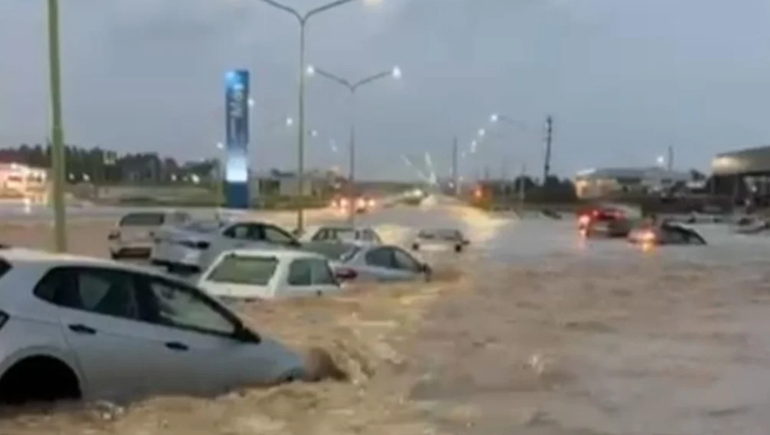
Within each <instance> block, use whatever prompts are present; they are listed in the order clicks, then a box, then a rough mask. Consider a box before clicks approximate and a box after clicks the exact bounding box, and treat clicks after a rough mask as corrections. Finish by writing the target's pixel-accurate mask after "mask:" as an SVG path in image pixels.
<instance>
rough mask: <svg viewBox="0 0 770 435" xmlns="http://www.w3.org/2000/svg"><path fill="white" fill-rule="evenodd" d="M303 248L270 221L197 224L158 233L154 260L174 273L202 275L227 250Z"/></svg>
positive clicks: (154, 248)
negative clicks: (183, 272)
mask: <svg viewBox="0 0 770 435" xmlns="http://www.w3.org/2000/svg"><path fill="white" fill-rule="evenodd" d="M301 245H302V244H301V243H300V242H299V240H297V239H296V238H295V237H294V236H292V235H291V234H290V233H289V232H288V231H286V230H284V229H282V228H280V227H278V226H276V225H273V224H270V223H267V222H259V221H231V222H226V221H225V222H222V221H211V222H193V223H191V224H189V225H186V226H183V227H175V228H169V229H167V230H165V231H161V232H159V233H158V234H156V236H155V244H154V245H153V249H152V254H151V256H150V261H151V262H152V263H153V264H155V265H158V266H163V267H167V268H168V269H169V270H170V271H190V272H199V271H201V270H203V269H205V268H206V267H207V266H208V265H209V264H211V262H212V261H213V260H214V259H215V258H216V257H217V256H218V255H219V254H220V253H221V252H223V251H226V250H232V249H241V248H247V247H260V246H262V247H273V248H275V247H283V248H298V247H300V246H301Z"/></svg>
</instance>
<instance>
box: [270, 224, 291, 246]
mask: <svg viewBox="0 0 770 435" xmlns="http://www.w3.org/2000/svg"><path fill="white" fill-rule="evenodd" d="M262 228H263V230H264V240H267V241H268V242H270V243H276V244H281V245H288V244H291V243H294V241H295V240H294V237H293V236H292V235H291V234H289V233H287V232H286V231H284V230H282V229H280V228H277V227H274V226H272V225H264V226H263V227H262Z"/></svg>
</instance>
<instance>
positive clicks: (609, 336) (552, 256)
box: [0, 205, 770, 435]
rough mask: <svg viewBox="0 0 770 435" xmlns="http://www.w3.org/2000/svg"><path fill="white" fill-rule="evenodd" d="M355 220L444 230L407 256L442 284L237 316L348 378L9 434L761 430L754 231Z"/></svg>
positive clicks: (767, 370) (423, 212) (392, 229)
mask: <svg viewBox="0 0 770 435" xmlns="http://www.w3.org/2000/svg"><path fill="white" fill-rule="evenodd" d="M359 222H360V223H361V224H368V225H372V226H375V227H376V228H377V229H378V230H379V231H380V232H381V233H382V235H383V237H384V238H385V239H386V240H388V241H391V242H401V243H403V242H404V241H407V240H409V239H410V237H411V235H412V234H413V231H414V229H415V228H421V227H435V226H439V227H440V226H454V227H458V228H460V229H462V230H463V231H464V232H465V233H466V235H467V236H468V238H469V239H471V240H472V244H471V246H470V248H469V250H468V251H467V252H464V253H462V254H455V253H453V252H448V253H424V254H423V253H421V255H425V256H427V257H429V258H428V259H429V260H431V261H434V262H435V263H438V264H440V265H441V266H442V267H446V268H454V269H455V270H456V271H458V275H459V278H458V279H452V280H449V281H447V282H438V283H434V284H431V285H427V286H426V285H419V286H407V287H399V288H395V287H393V288H388V289H384V288H383V289H369V290H368V291H366V292H365V293H362V294H354V295H350V296H348V297H345V298H342V299H341V300H334V299H327V300H324V301H307V302H297V303H288V304H278V305H276V306H275V307H274V308H269V309H264V307H263V308H261V309H260V310H258V312H257V313H256V314H255V313H252V315H251V317H249V318H252V319H254V321H255V322H256V323H257V327H258V328H261V329H262V330H266V331H267V332H269V333H271V334H275V335H277V336H279V337H281V338H283V339H285V340H286V341H288V342H291V343H296V344H298V345H305V344H306V343H308V342H312V343H315V344H321V345H324V346H328V347H330V348H334V349H336V352H337V356H338V357H339V358H338V359H340V360H344V362H345V364H343V365H344V366H345V368H346V369H347V370H349V371H353V372H355V373H357V374H356V376H354V379H356V382H355V385H337V384H334V385H331V384H321V385H310V386H288V387H281V388H279V389H277V390H271V391H269V392H262V393H251V394H250V395H247V396H245V398H240V399H234V398H233V397H228V398H224V399H222V398H220V399H216V400H214V401H204V402H200V401H195V400H192V399H190V400H189V401H183V402H179V401H170V402H169V401H166V399H158V400H156V401H152V402H149V403H147V404H143V405H140V406H138V407H137V408H136V410H135V411H131V412H129V415H128V416H126V417H125V418H123V419H121V420H120V421H119V422H118V423H116V424H115V425H112V426H111V425H110V424H106V423H99V424H97V425H94V424H92V423H82V422H80V423H77V422H76V423H70V422H69V420H67V421H66V422H64V423H62V421H64V420H62V421H58V422H57V421H56V419H54V420H53V422H52V423H51V422H50V421H49V425H48V426H46V423H45V422H40V421H36V422H35V424H36V425H35V427H34V428H33V429H30V430H27V429H24V431H23V430H21V426H15V427H13V428H14V429H18V430H16V431H14V432H12V433H14V434H16V433H18V434H25V433H29V434H33V433H34V434H40V433H48V432H45V431H44V430H42V429H41V428H43V429H44V428H46V427H49V428H52V427H56V428H57V429H58V430H59V431H60V433H80V432H79V431H80V430H82V429H83V428H85V427H88V428H91V429H93V430H94V431H95V432H94V433H108V432H110V433H119V434H124V433H126V434H127V433H140V431H143V432H141V433H148V434H154V433H180V434H181V433H185V434H186V435H187V434H198V433H201V434H203V433H228V434H241V433H243V434H246V433H276V434H278V433H281V434H283V433H296V434H331V433H335V434H339V433H359V434H361V433H364V434H369V433H371V434H380V433H382V434H385V433H396V432H397V433H400V434H418V433H419V434H425V433H468V434H482V435H497V434H506V435H507V434H512V433H516V434H535V435H562V434H565V435H566V434H570V435H572V434H578V435H599V434H602V435H615V434H617V435H636V434H639V435H642V434H644V435H649V434H656V435H657V434H661V435H663V434H666V435H668V434H672V435H673V434H677V435H678V434H681V435H690V434H693V435H696V434H697V435H704V434H726V435H727V434H730V435H732V434H738V433H740V434H748V435H753V434H758V435H759V434H762V435H766V434H767V433H770V414H768V413H767V412H766V409H768V405H770V317H769V316H767V311H768V310H769V309H770V280H769V279H768V278H769V277H770V272H768V271H767V270H768V267H767V266H768V261H767V259H766V253H767V252H768V249H770V238H766V237H763V236H760V237H741V236H735V235H733V234H730V233H729V231H728V230H727V229H726V228H725V227H722V226H698V227H697V228H698V229H699V231H701V232H702V234H703V235H704V237H705V238H706V239H707V240H708V242H709V245H707V246H688V247H663V248H660V249H655V250H652V251H646V252H645V251H641V250H639V249H636V248H634V247H632V246H629V245H628V244H626V243H625V242H624V241H622V240H620V241H618V240H595V241H594V240H590V241H583V240H581V239H580V238H579V237H578V236H577V234H576V231H575V226H574V222H572V221H571V220H569V219H565V220H563V221H551V220H547V219H533V220H523V221H519V220H516V219H514V218H512V217H511V216H505V215H500V216H495V215H489V214H486V213H483V212H480V211H477V210H473V209H469V208H464V207H453V206H444V205H436V206H426V207H421V208H418V209H403V208H395V209H388V210H383V211H381V212H379V213H377V214H373V215H363V216H360V218H359ZM244 314H245V315H247V316H248V315H249V314H248V313H244ZM160 420H162V421H164V422H165V423H164V424H165V426H163V429H158V427H160V426H156V425H155V424H156V423H157V422H158V421H160ZM244 421H248V422H249V424H248V425H245V426H244V425H243V424H245V423H243V422H244ZM236 423H237V424H236ZM68 424H69V426H68ZM9 427H11V426H9ZM25 427H29V426H25ZM62 428H69V429H68V430H64V429H62ZM0 429H4V427H3V425H2V424H0ZM0 433H3V432H2V430H0ZM9 433H10V432H9Z"/></svg>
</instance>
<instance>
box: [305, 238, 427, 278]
mask: <svg viewBox="0 0 770 435" xmlns="http://www.w3.org/2000/svg"><path fill="white" fill-rule="evenodd" d="M304 248H305V249H307V250H310V251H313V252H316V253H319V254H322V255H325V256H326V257H327V258H328V259H329V261H330V265H331V266H332V269H334V274H335V276H336V277H337V278H338V279H339V280H341V281H348V282H349V281H384V282H389V281H429V280H430V279H431V274H432V270H431V268H430V266H428V265H427V264H426V263H423V262H422V261H420V260H418V259H417V258H415V257H414V256H412V255H411V254H410V253H409V252H407V251H405V250H404V249H402V248H400V247H398V246H391V245H370V244H361V243H358V244H355V243H349V244H343V243H338V244H335V245H333V244H316V245H312V244H308V245H305V247H304Z"/></svg>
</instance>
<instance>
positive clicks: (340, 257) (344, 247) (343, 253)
mask: <svg viewBox="0 0 770 435" xmlns="http://www.w3.org/2000/svg"><path fill="white" fill-rule="evenodd" d="M303 248H304V249H305V250H307V251H310V252H313V253H316V254H320V255H323V256H324V257H326V258H327V259H329V260H332V261H341V262H343V263H344V262H347V261H349V260H350V259H351V258H353V257H354V256H355V255H356V253H357V252H358V251H359V248H358V247H357V246H355V245H351V244H346V243H328V242H326V243H325V242H311V243H306V244H305V245H304V246H303Z"/></svg>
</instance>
